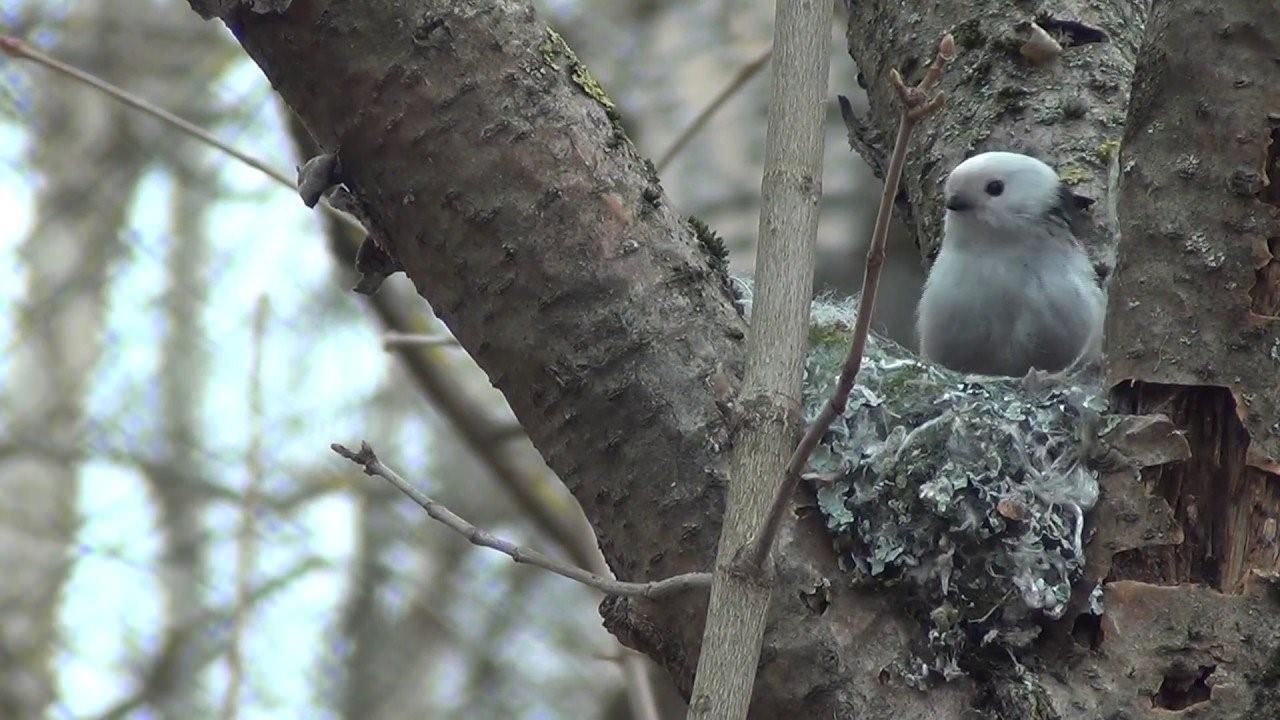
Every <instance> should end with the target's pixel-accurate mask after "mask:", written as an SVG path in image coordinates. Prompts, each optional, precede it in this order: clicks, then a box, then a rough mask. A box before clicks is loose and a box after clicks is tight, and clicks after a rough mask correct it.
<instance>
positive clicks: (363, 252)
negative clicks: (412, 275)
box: [352, 233, 404, 295]
mask: <svg viewBox="0 0 1280 720" xmlns="http://www.w3.org/2000/svg"><path fill="white" fill-rule="evenodd" d="M402 270H404V267H403V266H401V265H400V262H399V261H398V260H396V259H395V258H393V257H391V255H390V254H389V253H388V252H387V251H386V250H384V249H383V245H382V243H379V242H378V241H377V240H375V239H374V236H373V234H372V233H370V234H369V235H367V236H365V239H364V242H362V243H360V249H359V250H358V251H356V272H358V273H360V282H358V283H356V286H355V287H354V288H352V290H355V291H356V292H358V293H360V294H361V295H372V294H374V293H375V292H377V291H378V288H379V287H381V286H382V281H383V280H386V279H387V277H388V276H390V275H394V274H395V273H398V272H400V271H402Z"/></svg>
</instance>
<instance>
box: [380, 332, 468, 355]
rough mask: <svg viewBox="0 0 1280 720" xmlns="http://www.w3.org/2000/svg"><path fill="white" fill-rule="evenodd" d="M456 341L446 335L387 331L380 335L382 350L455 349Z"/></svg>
mask: <svg viewBox="0 0 1280 720" xmlns="http://www.w3.org/2000/svg"><path fill="white" fill-rule="evenodd" d="M457 345H458V341H457V340H456V339H455V338H451V337H449V336H448V335H422V334H419V333H402V332H397V331H394V330H388V331H387V332H385V333H383V334H382V349H384V350H394V349H396V348H402V347H457Z"/></svg>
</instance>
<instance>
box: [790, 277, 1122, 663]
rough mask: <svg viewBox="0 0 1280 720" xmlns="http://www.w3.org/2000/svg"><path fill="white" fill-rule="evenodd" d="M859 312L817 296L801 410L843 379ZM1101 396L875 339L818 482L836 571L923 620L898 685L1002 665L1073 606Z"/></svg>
mask: <svg viewBox="0 0 1280 720" xmlns="http://www.w3.org/2000/svg"><path fill="white" fill-rule="evenodd" d="M854 313H855V305H854V301H853V300H848V301H844V302H838V303H832V302H826V301H819V302H816V303H815V304H814V306H813V310H812V315H811V326H812V330H811V332H810V341H811V347H810V354H809V358H808V361H807V365H806V381H805V410H806V414H807V417H808V419H812V418H813V417H815V416H816V415H817V414H818V412H819V411H820V410H821V408H822V405H823V403H825V402H826V400H827V398H828V397H830V394H831V392H832V390H833V388H834V387H835V383H836V380H837V377H838V373H839V369H840V365H841V363H842V362H843V360H844V357H845V353H846V352H847V350H848V347H849V339H850V335H851V328H852V320H853V317H854ZM1102 407H1103V405H1102V403H1101V400H1100V398H1099V397H1098V396H1097V395H1096V394H1095V393H1093V392H1091V391H1088V390H1085V389H1082V388H1080V387H1076V386H1074V385H1070V384H1060V383H1056V382H1048V381H1045V380H1044V379H1043V378H1041V379H1040V380H1036V379H1035V378H1028V379H1015V378H977V377H974V376H964V375H961V374H958V373H954V372H951V371H948V370H945V369H943V368H939V367H936V366H934V365H931V364H929V363H925V362H923V361H921V360H919V359H917V358H916V357H914V356H913V355H912V354H911V353H910V352H909V351H907V350H905V349H904V348H902V347H900V346H898V345H896V344H894V343H892V342H890V341H887V340H883V339H880V338H876V337H874V336H873V337H872V338H869V340H868V343H867V352H866V356H865V358H864V360H863V363H862V371H861V373H860V376H859V381H858V385H857V386H856V387H855V388H854V390H853V393H852V395H851V396H850V399H849V404H848V408H847V409H846V411H845V413H844V416H843V417H841V418H837V419H836V421H835V423H833V424H832V427H831V428H830V430H829V431H828V432H827V433H826V435H825V436H824V437H823V439H822V442H821V444H820V445H819V447H818V448H817V450H815V452H814V454H813V457H812V459H811V467H812V468H813V470H815V471H816V472H817V473H819V474H823V475H826V476H827V477H828V478H830V477H834V478H835V480H834V481H833V482H830V484H827V485H821V486H817V487H816V488H815V490H816V493H817V497H818V507H819V510H820V511H821V513H822V515H823V516H824V518H825V520H826V525H827V528H828V530H829V532H830V533H831V535H832V537H833V539H834V544H835V547H836V550H837V552H838V553H839V558H840V562H841V565H842V567H844V568H846V569H847V570H848V571H849V572H850V573H851V574H854V575H855V576H856V577H857V578H858V579H859V580H860V581H864V582H871V583H873V584H877V585H881V586H884V587H886V588H891V589H892V590H893V591H896V592H900V593H901V595H902V596H903V598H904V600H905V602H906V606H907V607H909V608H910V609H911V610H912V612H913V613H914V614H915V616H916V617H917V618H918V619H919V620H920V621H921V623H922V625H923V631H924V632H923V633H922V637H920V638H919V641H920V642H919V643H918V649H917V652H916V653H915V655H914V656H913V657H911V658H909V659H904V661H903V662H902V663H901V665H900V671H901V673H902V675H903V677H904V679H905V680H907V681H908V682H910V683H912V684H914V685H916V686H919V687H924V686H927V685H928V684H930V683H931V682H933V681H936V680H938V679H951V678H954V677H958V676H961V675H964V674H966V673H967V672H968V671H971V670H972V669H974V668H976V667H979V666H983V667H986V663H985V662H982V661H981V658H995V661H996V662H997V663H999V662H1003V663H1005V664H1007V662H1008V658H1009V657H1011V656H1012V657H1016V656H1017V654H1018V653H1019V652H1020V651H1022V650H1023V649H1025V648H1027V647H1028V646H1029V645H1030V644H1031V643H1032V641H1034V640H1035V638H1036V637H1037V636H1038V635H1039V633H1040V629H1041V624H1042V623H1043V621H1044V620H1046V619H1056V618H1058V617H1061V616H1062V615H1063V613H1064V612H1065V611H1066V609H1067V604H1068V601H1069V598H1070V597H1071V586H1072V583H1073V582H1075V581H1076V580H1078V579H1079V578H1080V577H1081V575H1082V573H1083V569H1084V557H1083V542H1084V538H1083V537H1082V534H1083V529H1084V513H1085V512H1086V511H1087V510H1088V509H1089V508H1091V507H1092V506H1093V504H1094V503H1095V502H1096V501H1097V496H1098V484H1097V476H1096V474H1095V473H1094V472H1093V471H1092V470H1090V469H1088V468H1087V467H1086V463H1085V459H1084V455H1085V451H1084V446H1083V445H1082V443H1081V442H1080V438H1081V437H1084V433H1086V432H1093V433H1096V431H1097V428H1098V425H1099V411H1100V410H1101V409H1102Z"/></svg>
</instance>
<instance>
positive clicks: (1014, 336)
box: [917, 152, 1105, 376]
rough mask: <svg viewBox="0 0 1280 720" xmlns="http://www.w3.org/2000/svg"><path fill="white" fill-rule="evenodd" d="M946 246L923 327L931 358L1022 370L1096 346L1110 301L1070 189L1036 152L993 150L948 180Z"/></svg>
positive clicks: (927, 296)
mask: <svg viewBox="0 0 1280 720" xmlns="http://www.w3.org/2000/svg"><path fill="white" fill-rule="evenodd" d="M946 206H947V211H946V213H947V214H946V219H945V223H944V231H943V238H942V249H941V251H940V252H939V254H938V258H937V261H936V262H934V265H933V269H932V270H931V271H930V272H929V279H928V280H927V281H926V282H925V288H924V295H923V297H922V298H921V300H920V308H919V317H918V322H917V329H918V330H919V333H920V349H921V353H922V354H923V355H924V357H925V358H926V359H928V360H931V361H933V362H936V363H938V364H940V365H944V366H946V367H949V368H951V369H953V370H959V371H961V372H969V373H980V374H984V375H1010V376H1022V375H1025V374H1026V373H1027V371H1029V370H1030V369H1031V368H1038V369H1040V370H1044V371H1048V372H1057V371H1059V370H1063V369H1066V368H1067V367H1069V366H1071V365H1072V364H1073V363H1074V362H1076V361H1077V360H1079V359H1081V358H1082V357H1083V356H1086V355H1091V354H1093V353H1096V352H1098V351H1099V350H1100V347H1101V335H1102V319H1103V312H1104V308H1105V300H1104V298H1103V294H1102V290H1101V289H1100V288H1099V287H1098V281H1097V276H1096V274H1095V272H1094V268H1093V264H1092V263H1091V262H1090V260H1089V256H1088V254H1087V253H1086V252H1085V250H1084V248H1083V247H1082V246H1081V244H1080V241H1079V240H1078V239H1077V238H1076V236H1075V234H1074V233H1073V227H1072V226H1073V224H1074V222H1073V220H1074V219H1076V218H1077V215H1076V213H1077V212H1078V211H1077V210H1076V207H1075V205H1074V196H1073V195H1072V193H1071V191H1070V190H1069V189H1067V188H1066V187H1065V186H1064V185H1063V184H1062V182H1061V181H1060V180H1059V179H1058V175H1057V173H1055V172H1054V171H1053V168H1051V167H1049V166H1048V165H1046V164H1044V163H1042V162H1040V161H1039V160H1036V159H1035V158H1032V157H1029V156H1026V155H1020V154H1018V153H1010V152H987V153H982V154H981V155H975V156H974V157H971V158H969V159H968V160H965V161H964V162H962V163H960V164H959V165H958V166H956V168H955V170H953V171H951V175H950V176H949V177H948V178H947V183H946Z"/></svg>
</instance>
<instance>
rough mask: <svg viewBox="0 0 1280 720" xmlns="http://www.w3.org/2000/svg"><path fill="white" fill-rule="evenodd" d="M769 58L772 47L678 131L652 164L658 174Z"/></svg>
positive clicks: (739, 72)
mask: <svg viewBox="0 0 1280 720" xmlns="http://www.w3.org/2000/svg"><path fill="white" fill-rule="evenodd" d="M771 57H773V47H770V48H769V49H768V50H765V51H764V52H763V53H760V55H759V56H758V57H756V58H754V59H752V60H751V62H749V63H747V64H746V65H743V66H742V69H740V70H738V74H736V75H734V76H733V79H732V80H730V81H729V84H728V85H725V86H724V89H723V90H721V91H720V92H719V93H716V96H715V97H713V98H711V102H709V103H707V106H706V107H704V108H703V109H702V111H701V112H699V113H698V115H697V117H695V118H694V119H693V121H692V122H690V123H689V125H688V126H687V127H685V129H684V130H682V131H680V135H679V136H678V137H676V139H675V140H674V141H673V142H672V143H671V147H668V148H667V149H666V150H665V151H664V152H663V153H662V156H661V157H659V158H658V162H656V163H654V165H655V166H656V167H657V168H658V172H659V173H661V172H662V171H663V170H665V169H666V167H667V166H668V165H670V164H671V161H672V160H674V159H675V157H676V155H677V154H678V153H679V152H680V151H681V150H683V149H684V146H685V145H687V144H688V143H689V141H690V140H692V139H693V138H694V137H695V136H697V134H698V133H699V132H701V131H702V128H704V127H706V124H707V121H708V120H710V119H711V117H712V116H713V115H715V114H716V111H718V110H719V109H720V108H721V107H723V106H724V104H725V103H726V102H728V101H729V99H730V98H732V97H733V96H734V95H736V94H737V93H738V91H739V90H741V89H742V88H743V86H745V85H746V84H747V83H748V82H750V81H751V78H753V77H755V76H756V75H757V74H758V73H759V72H760V71H761V70H762V69H764V66H765V65H766V64H767V63H768V62H769V58H771Z"/></svg>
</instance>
